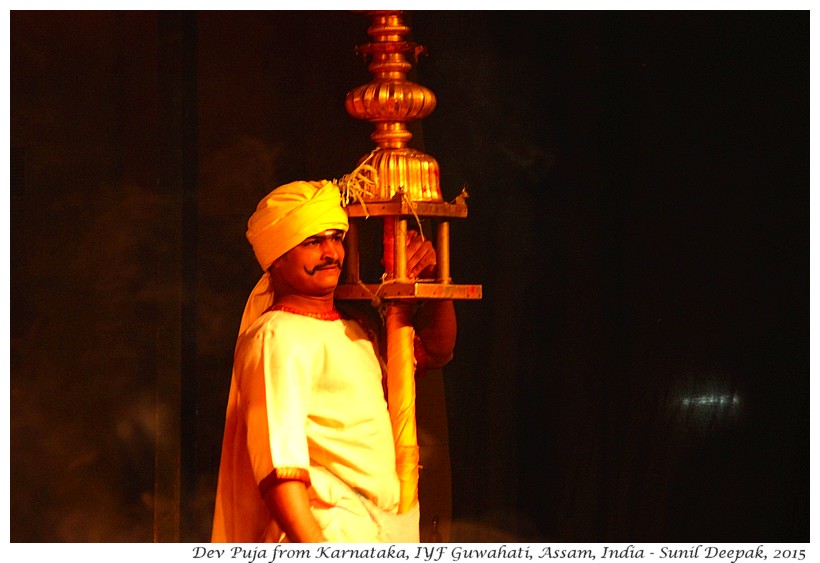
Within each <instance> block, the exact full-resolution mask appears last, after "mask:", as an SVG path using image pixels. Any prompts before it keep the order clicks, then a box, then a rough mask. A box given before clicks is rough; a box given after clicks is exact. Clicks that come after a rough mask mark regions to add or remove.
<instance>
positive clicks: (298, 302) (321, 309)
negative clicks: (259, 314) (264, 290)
mask: <svg viewBox="0 0 820 563" xmlns="http://www.w3.org/2000/svg"><path fill="white" fill-rule="evenodd" d="M273 304H274V306H276V305H279V306H284V307H289V308H291V309H294V310H296V311H300V312H304V313H319V314H321V313H329V312H330V311H333V309H334V307H333V294H332V293H331V294H330V295H327V296H322V297H314V296H312V295H297V294H289V295H283V296H281V297H278V296H277V295H276V292H274V299H273Z"/></svg>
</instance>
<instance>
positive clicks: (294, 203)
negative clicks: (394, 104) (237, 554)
mask: <svg viewBox="0 0 820 563" xmlns="http://www.w3.org/2000/svg"><path fill="white" fill-rule="evenodd" d="M347 228H348V221H347V215H346V213H345V211H344V209H343V208H342V207H341V203H340V194H339V189H338V187H337V186H336V185H334V184H332V183H330V182H293V183H290V184H286V185H284V186H280V187H279V188H277V189H275V190H274V191H272V192H271V193H270V194H269V195H268V196H267V197H266V198H265V199H263V200H262V202H260V204H259V206H258V207H257V210H256V212H255V213H254V214H253V215H252V216H251V218H250V220H249V221H248V232H247V236H248V240H249V241H250V243H251V245H252V247H253V250H254V254H255V255H256V258H257V261H258V262H259V264H260V266H261V267H262V269H263V270H264V271H265V274H264V275H263V276H262V279H261V280H260V281H259V283H258V284H257V285H256V287H255V288H254V290H253V292H252V293H251V296H250V298H249V299H248V304H247V306H246V308H245V313H244V315H243V318H242V323H241V326H240V331H239V338H238V339H237V344H236V351H235V355H234V370H233V377H232V379H231V390H230V397H229V400H228V408H227V413H226V421H225V434H224V439H223V446H222V458H221V462H220V472H219V483H218V486H217V496H216V507H215V511H214V525H213V533H212V540H213V541H216V542H232V543H253V542H262V541H273V542H281V541H290V542H302V541H332V542H356V543H371V542H381V541H389V542H409V541H418V505H416V506H415V507H414V509H412V510H410V511H408V512H406V513H404V514H401V515H399V514H397V507H398V500H399V481H398V476H397V474H396V466H395V464H396V459H395V451H394V445H393V437H392V431H391V426H390V419H389V415H388V412H387V406H386V401H385V397H384V390H383V386H382V369H381V363H380V359H379V357H378V356H377V351H378V348H379V347H378V345H377V344H376V343H375V342H374V334H375V332H376V331H375V330H374V329H375V328H376V327H367V326H366V323H363V322H358V321H356V320H354V319H352V318H348V317H346V316H343V315H342V314H341V313H340V312H339V311H338V310H337V309H336V307H335V303H334V291H335V289H336V286H337V284H338V282H339V276H340V274H341V267H342V263H343V260H344V247H343V244H342V243H343V239H344V235H345V233H346V232H347ZM407 256H408V268H407V271H408V275H409V276H411V277H417V276H422V275H424V276H426V275H429V274H430V272H431V271H432V269H433V268H434V267H435V260H436V255H435V250H434V249H433V247H432V245H431V244H430V243H429V242H422V241H421V240H420V237H416V236H410V237H408V247H407ZM415 326H416V334H417V349H418V352H420V354H419V355H417V357H422V358H424V360H423V361H424V363H425V364H426V366H427V367H430V368H435V367H441V366H442V365H444V364H446V363H447V362H448V361H449V360H450V358H451V357H452V352H453V347H454V345H455V335H456V321H455V312H454V309H453V304H452V302H451V301H436V302H430V303H427V304H425V305H424V306H423V307H421V308H420V309H419V312H418V313H417V314H416V318H415Z"/></svg>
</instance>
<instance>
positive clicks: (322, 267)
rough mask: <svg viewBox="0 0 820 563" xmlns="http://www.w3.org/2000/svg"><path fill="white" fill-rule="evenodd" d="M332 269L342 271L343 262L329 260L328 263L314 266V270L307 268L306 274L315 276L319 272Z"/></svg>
mask: <svg viewBox="0 0 820 563" xmlns="http://www.w3.org/2000/svg"><path fill="white" fill-rule="evenodd" d="M331 268H339V269H340V270H341V269H342V262H341V261H340V260H327V261H326V262H322V263H321V264H319V265H317V266H314V267H313V268H310V269H308V268H305V272H307V273H308V274H309V275H311V276H313V275H315V274H316V272H318V271H319V270H330V269H331Z"/></svg>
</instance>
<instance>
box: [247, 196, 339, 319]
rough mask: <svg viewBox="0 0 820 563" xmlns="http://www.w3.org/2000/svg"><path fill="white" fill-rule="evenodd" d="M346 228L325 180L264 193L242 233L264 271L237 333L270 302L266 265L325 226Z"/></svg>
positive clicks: (327, 227)
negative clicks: (246, 230)
mask: <svg viewBox="0 0 820 563" xmlns="http://www.w3.org/2000/svg"><path fill="white" fill-rule="evenodd" d="M347 227H348V222H347V213H346V212H345V210H344V209H343V208H342V196H341V194H340V193H339V187H338V186H336V185H335V184H334V183H332V182H328V181H327V180H321V181H318V182H315V181H313V182H291V183H290V184H285V185H284V186H279V187H278V188H276V189H275V190H273V191H272V192H271V193H269V194H268V195H267V196H265V198H264V199H263V200H262V201H260V202H259V205H258V206H257V207H256V211H255V212H254V214H253V215H251V218H250V219H249V220H248V232H247V233H246V235H247V237H248V241H249V242H250V243H251V246H252V247H253V253H254V254H255V255H256V260H257V261H258V262H259V265H260V266H262V269H263V270H265V273H264V274H263V275H262V278H261V279H260V280H259V282H258V283H257V284H256V287H254V288H253V291H251V294H250V296H249V297H248V302H247V303H246V305H245V312H244V314H243V315H242V322H241V323H240V327H239V333H240V334H242V333H243V332H244V331H245V329H246V328H247V327H248V326H250V324H251V323H252V322H253V321H255V320H256V319H257V318H258V317H259V315H261V314H262V313H264V312H265V310H266V309H267V308H268V307H270V306H271V305H273V289H272V288H271V287H270V274H268V268H270V266H271V264H273V262H274V261H275V260H276V259H277V258H279V257H280V256H282V255H283V254H284V253H285V252H287V251H288V250H290V249H291V248H293V247H295V246H296V245H298V244H299V243H300V242H302V241H303V240H305V239H306V238H308V237H312V236H313V235H316V234H319V233H322V232H324V231H327V230H329V229H339V230H341V231H345V232H347Z"/></svg>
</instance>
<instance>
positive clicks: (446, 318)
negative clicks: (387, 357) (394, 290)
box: [407, 230, 457, 369]
mask: <svg viewBox="0 0 820 563" xmlns="http://www.w3.org/2000/svg"><path fill="white" fill-rule="evenodd" d="M435 268H436V249H435V248H434V247H433V245H432V243H431V242H430V241H429V240H425V241H422V240H421V237H420V236H419V234H418V232H416V231H414V230H410V231H408V232H407V274H408V276H409V277H410V278H416V277H420V278H427V277H434V276H435V271H436V270H435ZM413 324H414V325H415V328H416V334H417V335H418V337H419V339H421V344H422V346H423V347H424V352H425V355H426V357H427V367H428V368H431V369H435V368H440V367H443V366H444V365H446V364H447V363H448V362H449V361H450V360H452V359H453V350H454V349H455V346H456V332H457V323H456V311H455V307H454V306H453V301H452V300H451V299H441V300H439V299H431V300H428V301H424V302H423V303H422V305H421V307H419V310H418V312H417V313H416V316H415V318H414V320H413Z"/></svg>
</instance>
